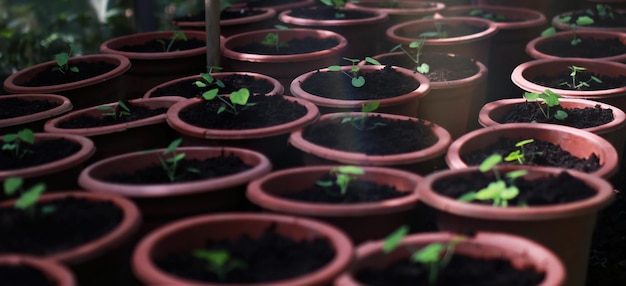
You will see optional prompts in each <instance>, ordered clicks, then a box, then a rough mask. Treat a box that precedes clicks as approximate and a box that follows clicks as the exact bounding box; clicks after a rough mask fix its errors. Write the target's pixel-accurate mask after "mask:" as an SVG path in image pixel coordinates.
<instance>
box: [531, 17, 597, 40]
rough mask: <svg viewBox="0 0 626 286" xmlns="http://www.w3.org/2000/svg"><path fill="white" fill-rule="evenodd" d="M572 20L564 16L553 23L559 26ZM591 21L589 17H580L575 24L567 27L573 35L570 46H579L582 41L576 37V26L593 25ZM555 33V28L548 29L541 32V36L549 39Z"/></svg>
mask: <svg viewBox="0 0 626 286" xmlns="http://www.w3.org/2000/svg"><path fill="white" fill-rule="evenodd" d="M571 19H572V17H571V16H565V17H561V18H559V19H556V20H555V22H556V23H559V24H563V23H569V22H570V20H571ZM593 22H594V21H593V19H592V18H591V17H589V16H580V17H578V18H576V22H575V23H572V24H570V25H569V27H570V29H571V30H572V32H573V34H574V38H573V39H572V40H571V41H570V44H571V45H572V46H577V45H578V44H580V43H581V42H582V39H580V38H579V37H578V35H577V34H576V28H577V27H578V26H588V25H592V24H593ZM555 33H556V28H555V27H550V28H547V29H545V30H544V31H543V32H541V36H542V37H549V36H552V35H554V34H555Z"/></svg>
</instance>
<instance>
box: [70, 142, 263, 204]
mask: <svg viewBox="0 0 626 286" xmlns="http://www.w3.org/2000/svg"><path fill="white" fill-rule="evenodd" d="M163 150H165V149H164V148H163V149H157V150H152V151H154V152H151V151H138V152H132V153H127V154H122V155H117V156H113V157H110V158H106V159H104V160H100V161H98V162H95V163H93V164H91V165H89V166H87V168H85V169H83V170H82V171H81V173H80V175H79V176H78V184H79V185H80V186H81V187H82V188H83V189H85V190H87V191H89V192H97V193H108V194H113V195H122V196H126V197H133V198H154V197H172V196H183V195H192V194H198V193H205V192H211V191H217V190H221V189H226V188H230V187H233V186H237V185H240V184H244V183H246V182H249V181H251V180H252V179H254V178H257V177H259V176H262V175H264V174H266V173H269V172H270V171H271V169H272V164H271V163H270V161H269V159H268V158H267V157H266V156H265V155H263V154H261V153H259V152H256V151H252V150H247V149H242V148H234V147H206V146H204V147H179V148H177V149H176V150H178V151H179V152H184V153H186V154H187V158H191V157H193V154H198V155H199V156H202V155H203V154H208V153H211V152H213V153H215V154H216V155H218V154H221V153H222V152H224V153H229V154H235V155H240V156H242V157H251V158H254V159H255V160H257V161H258V164H256V165H254V166H253V167H252V168H251V169H248V170H246V171H243V172H239V173H236V174H231V175H228V176H224V177H220V178H213V179H206V180H199V181H191V182H175V183H170V184H143V185H138V184H123V183H115V182H107V181H104V180H102V179H101V178H99V177H95V176H94V175H93V173H94V172H97V171H98V170H100V169H104V170H107V169H109V168H110V167H109V165H111V164H115V163H116V162H119V161H127V160H141V158H146V157H153V156H156V154H155V153H162V152H163ZM146 166H147V165H146Z"/></svg>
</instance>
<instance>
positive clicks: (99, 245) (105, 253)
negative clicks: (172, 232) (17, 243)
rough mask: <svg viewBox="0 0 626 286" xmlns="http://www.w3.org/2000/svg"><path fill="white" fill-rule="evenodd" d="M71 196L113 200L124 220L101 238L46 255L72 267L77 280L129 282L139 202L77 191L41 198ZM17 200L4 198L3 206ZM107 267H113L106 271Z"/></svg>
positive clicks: (100, 282) (52, 259)
mask: <svg viewBox="0 0 626 286" xmlns="http://www.w3.org/2000/svg"><path fill="white" fill-rule="evenodd" d="M68 196H71V197H76V198H82V199H86V200H89V201H96V202H111V203H113V204H114V205H116V206H117V207H119V208H120V210H121V211H122V220H121V221H120V223H119V224H118V225H117V226H116V227H115V228H113V229H112V230H111V231H110V232H109V233H107V234H105V235H103V236H101V237H99V238H97V239H94V240H92V241H90V242H87V243H85V244H82V245H79V246H76V247H74V248H71V249H67V250H61V251H58V252H54V253H50V254H48V255H44V256H43V258H44V259H46V260H49V261H56V262H59V263H63V264H65V265H67V266H68V267H70V268H71V270H72V272H73V273H74V274H75V275H76V280H77V282H78V283H77V284H80V285H121V284H119V283H127V282H128V280H125V279H129V277H128V276H126V277H125V276H124V275H125V274H124V271H125V269H122V268H123V267H122V266H123V265H124V264H127V263H128V262H126V261H125V259H126V258H127V257H128V254H129V253H128V252H129V251H130V248H129V247H130V245H128V243H129V242H130V240H131V239H132V237H133V236H134V234H135V233H136V232H137V230H138V229H139V225H140V223H141V214H140V213H139V210H138V209H137V207H136V206H135V204H133V203H132V202H131V201H129V200H127V199H125V198H122V197H120V196H112V195H106V194H90V193H84V192H76V191H71V192H60V193H55V194H44V195H42V196H41V197H39V200H38V202H49V201H53V200H59V199H62V198H66V197H68ZM14 203H15V200H10V201H4V202H1V203H0V207H11V206H12V205H13V204H14ZM51 215H53V214H51ZM126 266H128V265H126ZM103 269H107V270H110V271H103ZM118 279H119V280H118Z"/></svg>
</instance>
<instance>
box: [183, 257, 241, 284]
mask: <svg viewBox="0 0 626 286" xmlns="http://www.w3.org/2000/svg"><path fill="white" fill-rule="evenodd" d="M193 256H195V257H196V258H199V259H202V260H204V261H206V269H207V270H208V271H211V272H213V273H215V275H217V277H218V278H219V279H220V281H225V280H226V275H227V274H228V273H229V272H231V271H233V270H235V269H245V268H246V264H245V263H244V262H243V261H241V260H238V259H234V258H232V257H231V255H230V253H228V251H226V250H206V249H197V250H194V251H193Z"/></svg>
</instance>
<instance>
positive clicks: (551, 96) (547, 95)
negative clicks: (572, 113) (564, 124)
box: [524, 89, 568, 120]
mask: <svg viewBox="0 0 626 286" xmlns="http://www.w3.org/2000/svg"><path fill="white" fill-rule="evenodd" d="M561 97H562V96H561V95H559V94H557V93H556V92H553V91H551V90H549V89H546V90H545V91H544V92H542V93H536V92H526V93H524V98H526V100H528V101H534V102H536V103H537V105H538V106H539V110H541V113H543V115H544V116H545V117H546V118H550V107H554V106H558V105H559V104H560V102H559V98H561ZM538 99H542V100H543V103H545V104H546V108H545V110H544V109H543V107H541V103H540V102H539V101H538ZM567 116H568V115H567V112H565V111H563V110H557V111H556V112H555V113H554V118H556V119H558V120H564V119H565V118H567Z"/></svg>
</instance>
